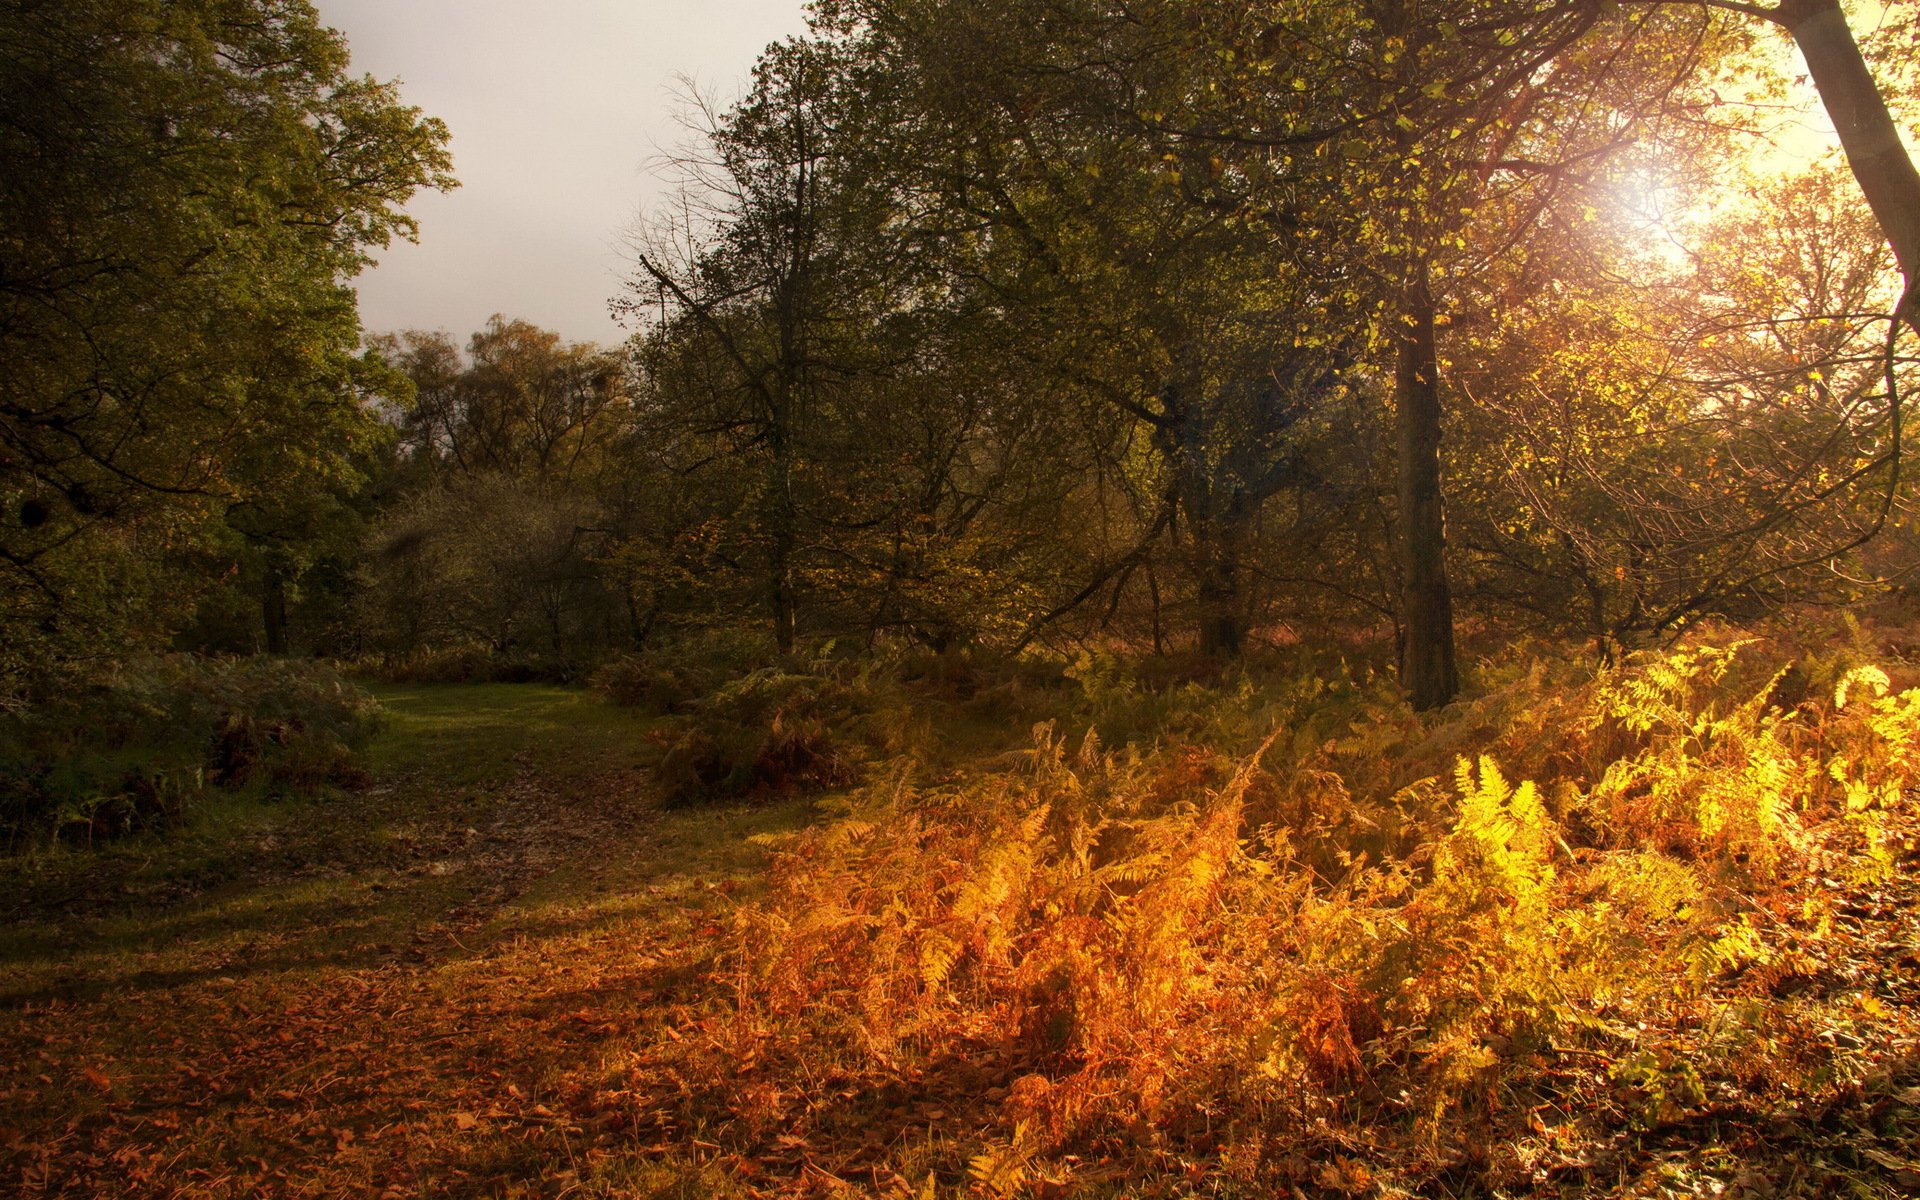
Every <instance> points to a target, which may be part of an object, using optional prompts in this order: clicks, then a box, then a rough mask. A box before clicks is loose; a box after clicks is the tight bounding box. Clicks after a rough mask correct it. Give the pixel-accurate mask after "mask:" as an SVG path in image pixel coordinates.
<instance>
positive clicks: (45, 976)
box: [0, 685, 1920, 1200]
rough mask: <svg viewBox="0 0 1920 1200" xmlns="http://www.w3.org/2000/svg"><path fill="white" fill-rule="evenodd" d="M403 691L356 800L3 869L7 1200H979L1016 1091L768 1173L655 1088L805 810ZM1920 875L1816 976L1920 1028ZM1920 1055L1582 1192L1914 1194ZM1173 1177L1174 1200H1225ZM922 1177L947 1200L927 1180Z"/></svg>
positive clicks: (1887, 1062) (1600, 1150)
mask: <svg viewBox="0 0 1920 1200" xmlns="http://www.w3.org/2000/svg"><path fill="white" fill-rule="evenodd" d="M378 694H379V697H380V699H381V701H382V703H383V705H384V706H385V708H386V710H387V713H388V716H387V723H386V728H385V731H384V732H383V733H382V734H381V735H380V737H379V739H378V740H377V741H376V743H375V745H374V747H373V749H372V764H371V765H372V774H373V778H374V783H373V784H372V786H370V787H368V788H367V789H365V790H364V791H360V792H357V793H351V794H346V795H342V796H336V797H334V798H331V799H328V800H324V801H315V802H287V803H283V804H279V805H269V806H260V805H257V804H251V803H248V804H242V803H235V804H234V805H233V806H232V807H231V808H229V809H222V810H219V811H216V812H213V813H211V814H209V815H208V816H207V817H206V818H205V819H203V820H201V821H199V822H197V823H196V824H195V825H194V826H193V827H191V828H190V829H188V830H186V831H184V832H183V833H181V834H179V835H176V836H174V837H172V838H170V839H168V840H165V841H145V840H143V841H139V842H128V843H124V844H119V845H114V846H110V847H107V848H104V849H101V850H98V851H92V852H64V853H58V854H51V855H44V856H41V857H39V858H36V859H32V860H25V861H20V862H15V863H11V864H5V865H4V866H0V1195H7V1196H15V1195H17V1196H21V1197H39V1196H70V1197H79V1196H87V1197H95V1196H97V1197H134V1196H140V1197H162V1196H164V1197H183V1198H184V1197H195V1198H199V1197H208V1198H211V1197H243V1196H246V1197H253V1196H258V1197H335V1196H370V1197H413V1196H448V1197H465V1196H500V1197H507V1196H556V1197H558V1196H606V1197H612V1196H685V1197H698V1196H709V1195H729V1196H741V1195H752V1194H759V1193H761V1192H777V1193H779V1194H783V1195H821V1196H826V1195H835V1194H854V1195H905V1196H914V1195H928V1196H931V1195H935V1194H957V1193H958V1192H963V1191H965V1190H966V1189H967V1187H968V1183H967V1177H966V1174H965V1163H966V1157H967V1152H968V1147H969V1146H970V1145H971V1146H977V1145H978V1142H977V1141H976V1140H974V1138H973V1131H974V1130H977V1129H979V1128H980V1126H979V1125H978V1124H976V1123H975V1118H978V1117H979V1116H980V1115H981V1114H982V1113H983V1112H985V1111H986V1109H987V1108H989V1107H991V1105H992V1104H993V1098H994V1093H995V1091H996V1090H997V1091H1000V1092H1001V1094H1004V1087H1000V1088H996V1087H995V1086H994V1085H995V1084H996V1083H998V1084H1002V1085H1003V1084H1004V1083H1005V1080H1001V1079H999V1078H998V1077H997V1076H996V1075H995V1069H994V1067H993V1064H991V1063H986V1064H979V1065H978V1069H977V1070H975V1071H974V1072H973V1074H970V1075H965V1077H964V1078H963V1077H961V1076H960V1075H953V1076H952V1077H951V1078H949V1079H946V1080H945V1082H944V1083H939V1082H938V1081H921V1084H920V1085H919V1086H918V1090H917V1091H915V1092H914V1093H913V1094H911V1095H909V1094H905V1093H903V1094H900V1095H889V1096H879V1095H875V1096H860V1097H851V1096H850V1097H849V1098H848V1101H847V1107H848V1110H849V1113H850V1114H851V1113H853V1112H855V1111H858V1112H864V1113H866V1114H867V1117H866V1118H862V1120H861V1121H859V1122H853V1123H851V1124H849V1125H848V1126H847V1135H848V1136H847V1139H846V1144H844V1145H818V1144H808V1143H806V1142H805V1140H804V1139H800V1138H793V1139H786V1140H784V1141H780V1140H776V1142H774V1143H770V1144H769V1145H767V1146H765V1147H761V1150H762V1151H764V1153H763V1154H760V1155H758V1156H757V1157H748V1156H745V1155H743V1154H742V1153H741V1149H740V1147H739V1146H738V1145H722V1144H720V1141H718V1140H716V1141H713V1142H708V1141H706V1140H704V1136H703V1134H702V1132H701V1130H700V1129H698V1128H690V1127H687V1126H686V1125H685V1124H680V1125H675V1124H674V1123H673V1122H672V1121H671V1120H668V1119H665V1118H663V1117H662V1116H661V1115H660V1113H659V1112H658V1111H657V1110H656V1109H654V1108H650V1107H649V1105H650V1103H651V1102H650V1101H648V1100H646V1099H644V1094H645V1089H636V1088H635V1087H634V1086H632V1083H631V1080H630V1077H629V1076H630V1067H631V1064H632V1063H633V1062H634V1061H635V1057H634V1048H635V1047H636V1046H640V1045H645V1044H648V1043H650V1042H659V1041H661V1040H662V1039H674V1038H680V1037H683V1036H687V1035H688V1033H689V1031H690V1030H691V1029H692V1028H693V1027H694V1025H695V1023H697V1022H699V1021H700V1020H702V1019H703V1016H702V1014H710V1013H711V1012H713V1011H714V1009H713V1003H714V988H715V987H716V984H715V983H714V982H713V981H712V980H711V979H710V978H709V977H708V975H707V974H706V972H705V971H704V970H703V967H704V964H706V963H707V962H708V961H709V960H710V959H711V958H712V955H713V953H714V948H715V946H716V944H717V943H718V942H719V940H720V937H719V935H720V934H721V933H722V932H723V930H724V929H725V928H726V923H727V920H728V917H729V915H730V913H731V912H732V910H733V909H734V908H735V907H736V906H737V905H738V904H739V903H740V902H741V901H742V900H743V899H746V898H749V897H752V896H754V895H755V894H757V893H758V891H759V890H760V889H761V886H762V884H761V875H762V872H761V870H760V868H761V865H762V863H763V861H764V857H765V852H764V850H763V849H762V847H761V845H760V843H759V842H758V841H756V837H757V835H764V834H775V833H779V832H782V831H787V830H792V829H796V828H799V827H800V826H802V825H804V824H806V823H807V822H808V821H809V820H810V819H812V816H813V812H814V809H813V805H812V804H811V803H810V802H808V801H803V800H784V801H778V802H770V803H769V802H762V803H756V804H751V805H736V806H732V807H718V808H714V807H709V808H701V809H697V810H680V811H669V810H663V809H661V808H659V807H658V806H657V805H655V804H654V803H653V802H652V801H651V799H650V798H649V796H648V787H647V772H648V768H649V766H650V764H651V763H652V762H654V761H655V760H656V759H657V758H658V756H659V753H660V750H659V745H658V743H659V740H660V739H659V737H658V736H657V735H658V729H659V724H658V722H657V721H651V720H649V719H647V718H644V717H640V716H636V715H634V714H632V713H630V712H627V711H623V710H619V709H615V708H611V707H608V706H606V705H603V704H601V703H600V702H598V701H596V700H594V699H593V698H592V697H590V696H588V695H586V694H584V693H581V692H577V691H569V690H564V689H558V688H545V687H537V686H524V685H519V686H515V685H485V686H445V687H407V688H400V687H387V688H382V689H379V691H378ZM1917 879H1920V863H1916V862H1914V861H1913V859H1912V857H1911V851H1910V852H1909V858H1908V861H1906V862H1905V863H1903V865H1902V867H1901V869H1900V871H1899V872H1898V873H1897V874H1896V875H1895V877H1894V878H1893V879H1892V880H1891V881H1889V882H1887V883H1885V884H1882V885H1878V886H1877V887H1876V888H1875V889H1874V890H1872V891H1871V892H1868V891H1863V892H1862V893H1861V894H1860V895H1857V896H1853V895H1850V896H1848V897H1846V898H1844V901H1843V902H1842V903H1841V904H1840V906H1839V909H1840V911H1841V913H1842V914H1843V919H1844V921H1845V922H1848V923H1849V924H1848V929H1849V930H1850V932H1849V933H1848V934H1847V936H1846V937H1844V938H1842V939H1839V940H1838V941H1836V942H1835V943H1834V944H1833V946H1832V947H1831V948H1830V949H1823V950H1822V951H1821V952H1822V953H1823V954H1828V955H1830V956H1832V957H1833V958H1834V960H1835V961H1833V962H1831V963H1827V964H1824V965H1823V966H1822V967H1821V972H1822V973H1825V974H1832V975H1833V976H1834V978H1835V979H1841V977H1843V976H1844V977H1845V978H1846V979H1847V980H1851V981H1852V982H1851V983H1849V984H1848V986H1849V987H1854V986H1856V985H1857V987H1858V989H1859V991H1860V994H1861V995H1862V996H1864V997H1868V998H1869V999H1865V1000H1862V1001H1861V1003H1871V1004H1873V1005H1875V1006H1879V1008H1880V1011H1881V1012H1882V1013H1888V1012H1889V1010H1891V1012H1892V1013H1893V1014H1894V1015H1899V1016H1907V1017H1910V1016H1911V1015H1912V1014H1913V1013H1914V1012H1916V1011H1920V913H1916V907H1917V905H1916V900H1917V899H1920V885H1917V883H1916V880H1917ZM1847 956H1852V958H1851V959H1850V960H1848V961H1842V960H1845V959H1847ZM1784 986H1787V987H1789V988H1791V987H1792V986H1797V983H1796V981H1793V980H1789V981H1787V983H1786V984H1785V985H1784ZM1809 986H1812V984H1809ZM1835 986H1836V987H1837V986H1839V985H1838V984H1837V983H1836V984H1835ZM1849 994H1851V993H1849ZM1916 1025H1920V1022H1915V1021H1912V1020H1905V1019H1901V1020H1892V1022H1891V1025H1890V1026H1888V1027H1892V1028H1904V1029H1908V1030H1912V1029H1914V1028H1915V1027H1916ZM1839 1036H1846V1035H1845V1034H1844V1033H1842V1034H1840V1035H1839ZM1912 1040H1913V1039H1911V1038H1909V1039H1907V1042H1906V1043H1905V1044H1901V1045H1894V1044H1886V1045H1882V1046H1878V1047H1871V1048H1869V1049H1872V1050H1874V1051H1875V1055H1874V1056H1875V1057H1876V1059H1877V1060H1879V1061H1881V1062H1882V1063H1883V1068H1882V1069H1881V1071H1880V1073H1879V1075H1878V1076H1877V1077H1876V1079H1875V1081H1874V1082H1873V1083H1872V1085H1871V1086H1867V1087H1852V1088H1850V1089H1843V1090H1840V1091H1836V1092H1833V1093H1831V1094H1829V1095H1827V1096H1825V1097H1824V1098H1822V1099H1821V1100H1819V1101H1818V1102H1817V1103H1808V1104H1803V1105H1800V1106H1798V1107H1795V1108H1792V1109H1790V1110H1781V1111H1775V1112H1759V1111H1755V1110H1753V1109H1752V1108H1750V1107H1746V1106H1742V1105H1738V1104H1725V1105H1718V1104H1715V1103H1707V1104H1704V1105H1701V1106H1698V1107H1697V1108H1695V1109H1694V1110H1693V1111H1692V1113H1691V1115H1690V1116H1689V1117H1688V1118H1687V1119H1686V1120H1685V1121H1682V1122H1679V1123H1675V1124H1670V1125H1667V1126H1665V1127H1664V1128H1662V1129H1660V1130H1657V1131H1646V1130H1614V1131H1611V1133H1610V1134H1609V1136H1610V1137H1612V1139H1613V1140H1612V1141H1611V1142H1605V1141H1596V1142H1595V1143H1593V1144H1592V1145H1590V1146H1588V1147H1587V1148H1586V1149H1587V1151H1589V1154H1588V1161H1589V1162H1590V1163H1591V1166H1592V1169H1591V1170H1587V1171H1583V1172H1580V1173H1578V1177H1577V1178H1576V1177H1574V1176H1567V1177H1566V1178H1564V1179H1563V1180H1562V1181H1561V1182H1562V1183H1564V1184H1565V1185H1566V1190H1568V1191H1577V1192H1586V1193H1587V1194H1605V1193H1606V1192H1608V1191H1611V1190H1614V1189H1612V1188H1611V1187H1609V1186H1606V1185H1604V1184H1602V1185H1600V1186H1599V1187H1598V1188H1597V1190H1596V1184H1595V1180H1596V1179H1597V1178H1605V1177H1609V1176H1610V1177H1611V1178H1614V1179H1616V1180H1618V1181H1619V1182H1620V1189H1619V1190H1621V1191H1631V1192H1633V1193H1634V1194H1643V1195H1651V1194H1700V1195H1720V1194H1726V1195H1745V1196H1751V1197H1755V1198H1756V1200H1764V1198H1767V1197H1773V1196H1788V1195H1801V1194H1805V1195H1816V1194H1845V1192H1839V1193H1836V1192H1834V1191H1832V1190H1831V1189H1832V1188H1833V1186H1834V1181H1836V1180H1839V1181H1846V1180H1849V1179H1853V1180H1856V1181H1857V1186H1856V1187H1854V1188H1852V1189H1851V1190H1852V1191H1853V1193H1854V1194H1861V1195H1899V1194H1920V1163H1916V1162H1914V1161H1911V1160H1910V1159H1909V1158H1908V1157H1907V1156H1908V1155H1909V1154H1911V1153H1912V1152H1913V1150H1914V1141H1915V1138H1916V1136H1917V1131H1920V1059H1917V1058H1916V1055H1915V1051H1914V1046H1913V1044H1912ZM715 1082H716V1083H719V1082H721V1081H718V1080H716V1081H715ZM829 1086H831V1084H829ZM656 1099H657V1098H656ZM867 1118H870V1119H867ZM856 1126H858V1127H856ZM1716 1156H1717V1157H1716ZM1728 1156H1732V1157H1733V1158H1734V1159H1738V1160H1741V1161H1738V1162H1735V1163H1733V1164H1732V1165H1731V1166H1729V1164H1728V1163H1727V1162H1725V1161H1721V1160H1723V1159H1726V1158H1727V1157H1728ZM909 1164H911V1165H912V1167H913V1168H914V1169H912V1170H909V1171H907V1172H906V1173H905V1174H902V1173H901V1171H900V1170H898V1169H896V1168H905V1167H907V1166H908V1165H909ZM1177 1168H1178V1164H1169V1175H1168V1179H1167V1184H1166V1187H1165V1188H1164V1189H1162V1192H1161V1193H1160V1194H1166V1195H1185V1194H1211V1193H1206V1192H1201V1193H1192V1192H1190V1191H1188V1190H1185V1189H1184V1188H1183V1187H1182V1185H1181V1176H1180V1175H1179V1173H1178V1169H1177ZM928 1171H933V1172H934V1174H937V1175H938V1177H939V1178H940V1179H941V1180H944V1182H942V1183H940V1185H939V1186H938V1188H935V1187H934V1182H933V1180H934V1175H928V1174H927V1172H928ZM923 1175H924V1176H925V1177H926V1178H927V1180H928V1183H927V1184H925V1185H924V1186H925V1187H926V1188H927V1189H929V1190H922V1185H921V1184H919V1183H917V1182H916V1183H912V1184H909V1182H908V1180H909V1179H912V1180H915V1181H918V1180H920V1179H921V1178H922V1177H923ZM1730 1178H1731V1179H1732V1180H1733V1185H1732V1186H1728V1184H1727V1182H1726V1181H1727V1180H1728V1179H1730ZM1663 1181H1664V1182H1663ZM1803 1183H1804V1184H1806V1185H1807V1186H1805V1187H1803V1186H1801V1184H1803ZM1808 1187H1812V1188H1813V1189H1814V1190H1812V1191H1809V1190H1808ZM1327 1188H1328V1189H1330V1190H1328V1191H1327V1194H1329V1195H1334V1194H1343V1193H1344V1194H1373V1190H1372V1189H1371V1188H1368V1187H1360V1188H1359V1190H1358V1191H1355V1190H1354V1189H1353V1188H1352V1187H1348V1186H1346V1183H1345V1182H1343V1181H1342V1179H1340V1178H1333V1179H1331V1180H1330V1181H1329V1182H1328V1184H1327ZM1556 1190H1560V1189H1558V1188H1556V1187H1553V1186H1548V1187H1544V1188H1542V1191H1543V1192H1550V1191H1556ZM1037 1194H1047V1193H1045V1192H1040V1193H1037ZM1295 1194H1296V1195H1298V1194H1301V1193H1299V1192H1298V1191H1297V1190H1296V1193H1295ZM1460 1194H1473V1189H1472V1188H1471V1186H1469V1187H1467V1188H1466V1190H1465V1191H1463V1192H1461V1193H1460Z"/></svg>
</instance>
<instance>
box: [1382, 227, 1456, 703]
mask: <svg viewBox="0 0 1920 1200" xmlns="http://www.w3.org/2000/svg"><path fill="white" fill-rule="evenodd" d="M1399 334H1400V345H1399V352H1398V361H1397V362H1396V364H1395V370H1394V389H1393V390H1394V407H1395V424H1396V427H1397V432H1398V435H1399V438H1398V442H1399V444H1398V450H1399V462H1398V467H1399V484H1400V546H1399V549H1400V603H1401V608H1402V611H1403V616H1404V620H1405V622H1406V636H1405V637H1404V638H1403V639H1402V641H1401V645H1400V682H1401V684H1402V686H1404V687H1405V688H1406V689H1407V693H1408V695H1409V696H1410V697H1411V699H1412V701H1413V706H1414V707H1415V708H1417V709H1421V710H1426V709H1433V708H1440V707H1442V706H1444V705H1445V704H1446V703H1447V702H1448V701H1450V700H1452V699H1453V698H1454V696H1455V694H1457V693H1458V692H1459V690H1460V673H1459V669H1458V667H1457V666H1456V665H1455V661H1454V647H1453V593H1452V590H1451V588H1450V587H1449V586H1448V583H1447V567H1446V545H1447V540H1446V523H1445V520H1444V515H1443V513H1442V510H1441V495H1440V359H1439V351H1438V348H1437V346H1436V343H1435V340H1434V304H1433V292H1432V290H1431V288H1430V287H1429V286H1428V283H1427V263H1426V260H1425V258H1421V259H1420V260H1419V261H1418V262H1417V263H1415V264H1414V266H1413V269H1412V277H1411V278H1410V279H1409V280H1408V282H1407V286H1406V291H1405V293H1404V295H1403V296H1402V304H1401V326H1400V330H1399Z"/></svg>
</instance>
